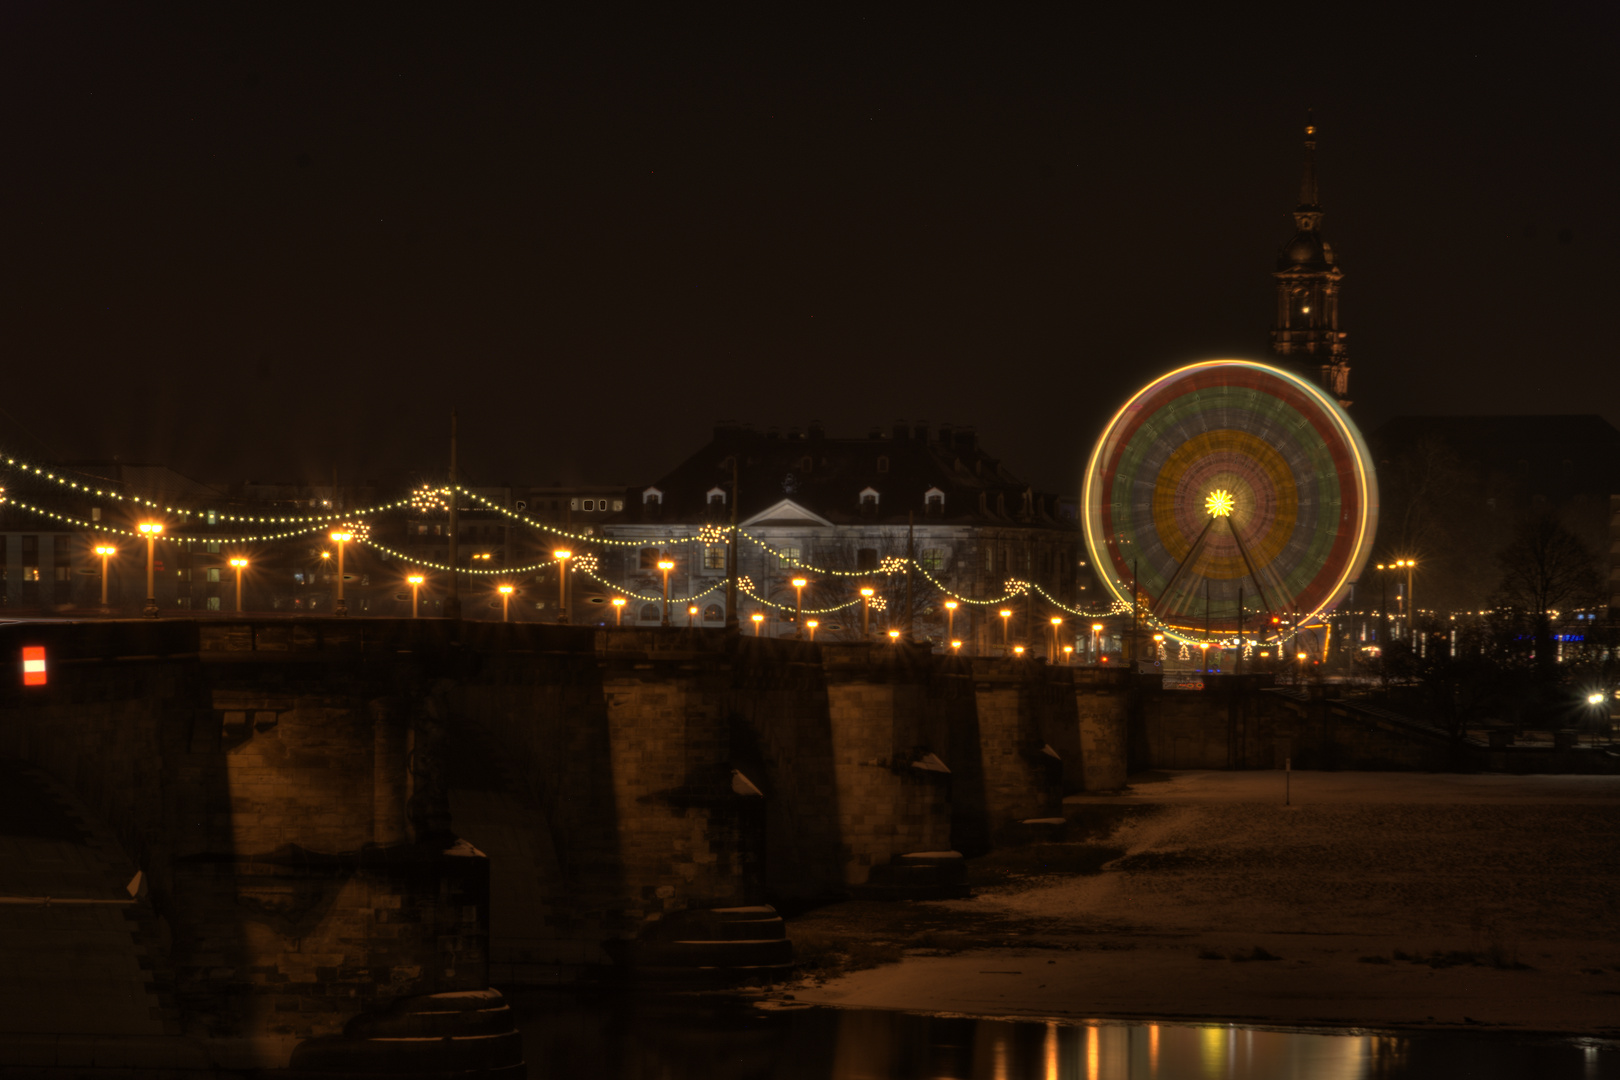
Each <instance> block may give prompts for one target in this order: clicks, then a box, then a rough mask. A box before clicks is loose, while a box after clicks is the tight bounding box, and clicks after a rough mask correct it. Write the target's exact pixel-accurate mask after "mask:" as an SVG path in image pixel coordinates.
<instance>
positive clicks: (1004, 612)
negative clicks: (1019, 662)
mask: <svg viewBox="0 0 1620 1080" xmlns="http://www.w3.org/2000/svg"><path fill="white" fill-rule="evenodd" d="M996 614H998V615H1000V616H1001V651H1002V652H1003V653H1005V652H1006V651H1007V646H1008V644H1009V642H1008V640H1007V633H1008V627H1010V626H1011V625H1012V608H1002V609H1001V610H1000V611H998V612H997V613H996Z"/></svg>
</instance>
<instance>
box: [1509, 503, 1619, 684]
mask: <svg viewBox="0 0 1620 1080" xmlns="http://www.w3.org/2000/svg"><path fill="white" fill-rule="evenodd" d="M1497 563H1498V565H1499V567H1500V569H1501V573H1502V577H1501V581H1500V584H1499V585H1498V586H1497V590H1496V594H1495V596H1494V597H1493V601H1494V603H1495V605H1496V606H1497V607H1498V608H1507V609H1509V611H1510V612H1512V613H1515V614H1516V615H1517V616H1519V617H1520V618H1522V620H1523V621H1524V622H1527V623H1528V624H1529V627H1530V630H1531V634H1532V639H1533V640H1534V642H1535V655H1536V667H1537V669H1538V670H1540V671H1542V672H1544V673H1545V672H1549V671H1551V668H1552V664H1553V659H1554V657H1553V648H1552V622H1553V618H1554V617H1555V615H1556V613H1557V612H1559V611H1565V610H1569V609H1573V608H1582V607H1591V606H1594V605H1596V604H1598V603H1600V602H1601V599H1602V591H1601V590H1602V578H1601V576H1600V575H1599V573H1598V568H1597V559H1596V558H1595V557H1594V556H1593V554H1592V551H1591V549H1590V548H1588V547H1587V546H1586V545H1585V544H1584V543H1583V542H1582V541H1581V539H1580V537H1578V536H1576V535H1575V534H1574V533H1573V532H1571V531H1570V530H1569V529H1568V528H1567V527H1566V526H1565V525H1564V523H1563V522H1561V521H1560V520H1559V519H1558V518H1557V517H1556V516H1554V515H1553V514H1549V513H1543V514H1538V515H1536V516H1535V517H1532V518H1529V519H1527V520H1526V521H1525V522H1524V523H1523V524H1522V525H1520V527H1519V530H1518V532H1517V533H1516V534H1515V536H1514V538H1513V540H1512V541H1511V542H1510V543H1509V544H1508V545H1507V547H1505V548H1503V549H1502V551H1501V552H1500V553H1499V554H1498V555H1497Z"/></svg>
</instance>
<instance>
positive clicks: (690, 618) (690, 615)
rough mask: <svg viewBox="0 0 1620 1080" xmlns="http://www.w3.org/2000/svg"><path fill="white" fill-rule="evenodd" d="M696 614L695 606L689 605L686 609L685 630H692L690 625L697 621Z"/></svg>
mask: <svg viewBox="0 0 1620 1080" xmlns="http://www.w3.org/2000/svg"><path fill="white" fill-rule="evenodd" d="M697 613H698V609H697V605H696V604H691V605H689V606H688V607H687V609H686V628H687V629H688V630H690V629H692V623H693V622H694V621H695V620H696V619H697Z"/></svg>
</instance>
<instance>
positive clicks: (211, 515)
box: [208, 510, 219, 525]
mask: <svg viewBox="0 0 1620 1080" xmlns="http://www.w3.org/2000/svg"><path fill="white" fill-rule="evenodd" d="M208 524H210V525H218V524H219V511H217V510H210V511H208Z"/></svg>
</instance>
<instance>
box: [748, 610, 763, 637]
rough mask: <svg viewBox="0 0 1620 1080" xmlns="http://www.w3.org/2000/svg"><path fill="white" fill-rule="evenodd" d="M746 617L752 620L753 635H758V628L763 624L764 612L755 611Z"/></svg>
mask: <svg viewBox="0 0 1620 1080" xmlns="http://www.w3.org/2000/svg"><path fill="white" fill-rule="evenodd" d="M748 617H749V618H750V619H753V620H754V636H755V637H759V631H760V628H761V627H763V626H764V625H765V614H764V612H760V611H756V612H754V613H753V614H752V615H750V616H748Z"/></svg>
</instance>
